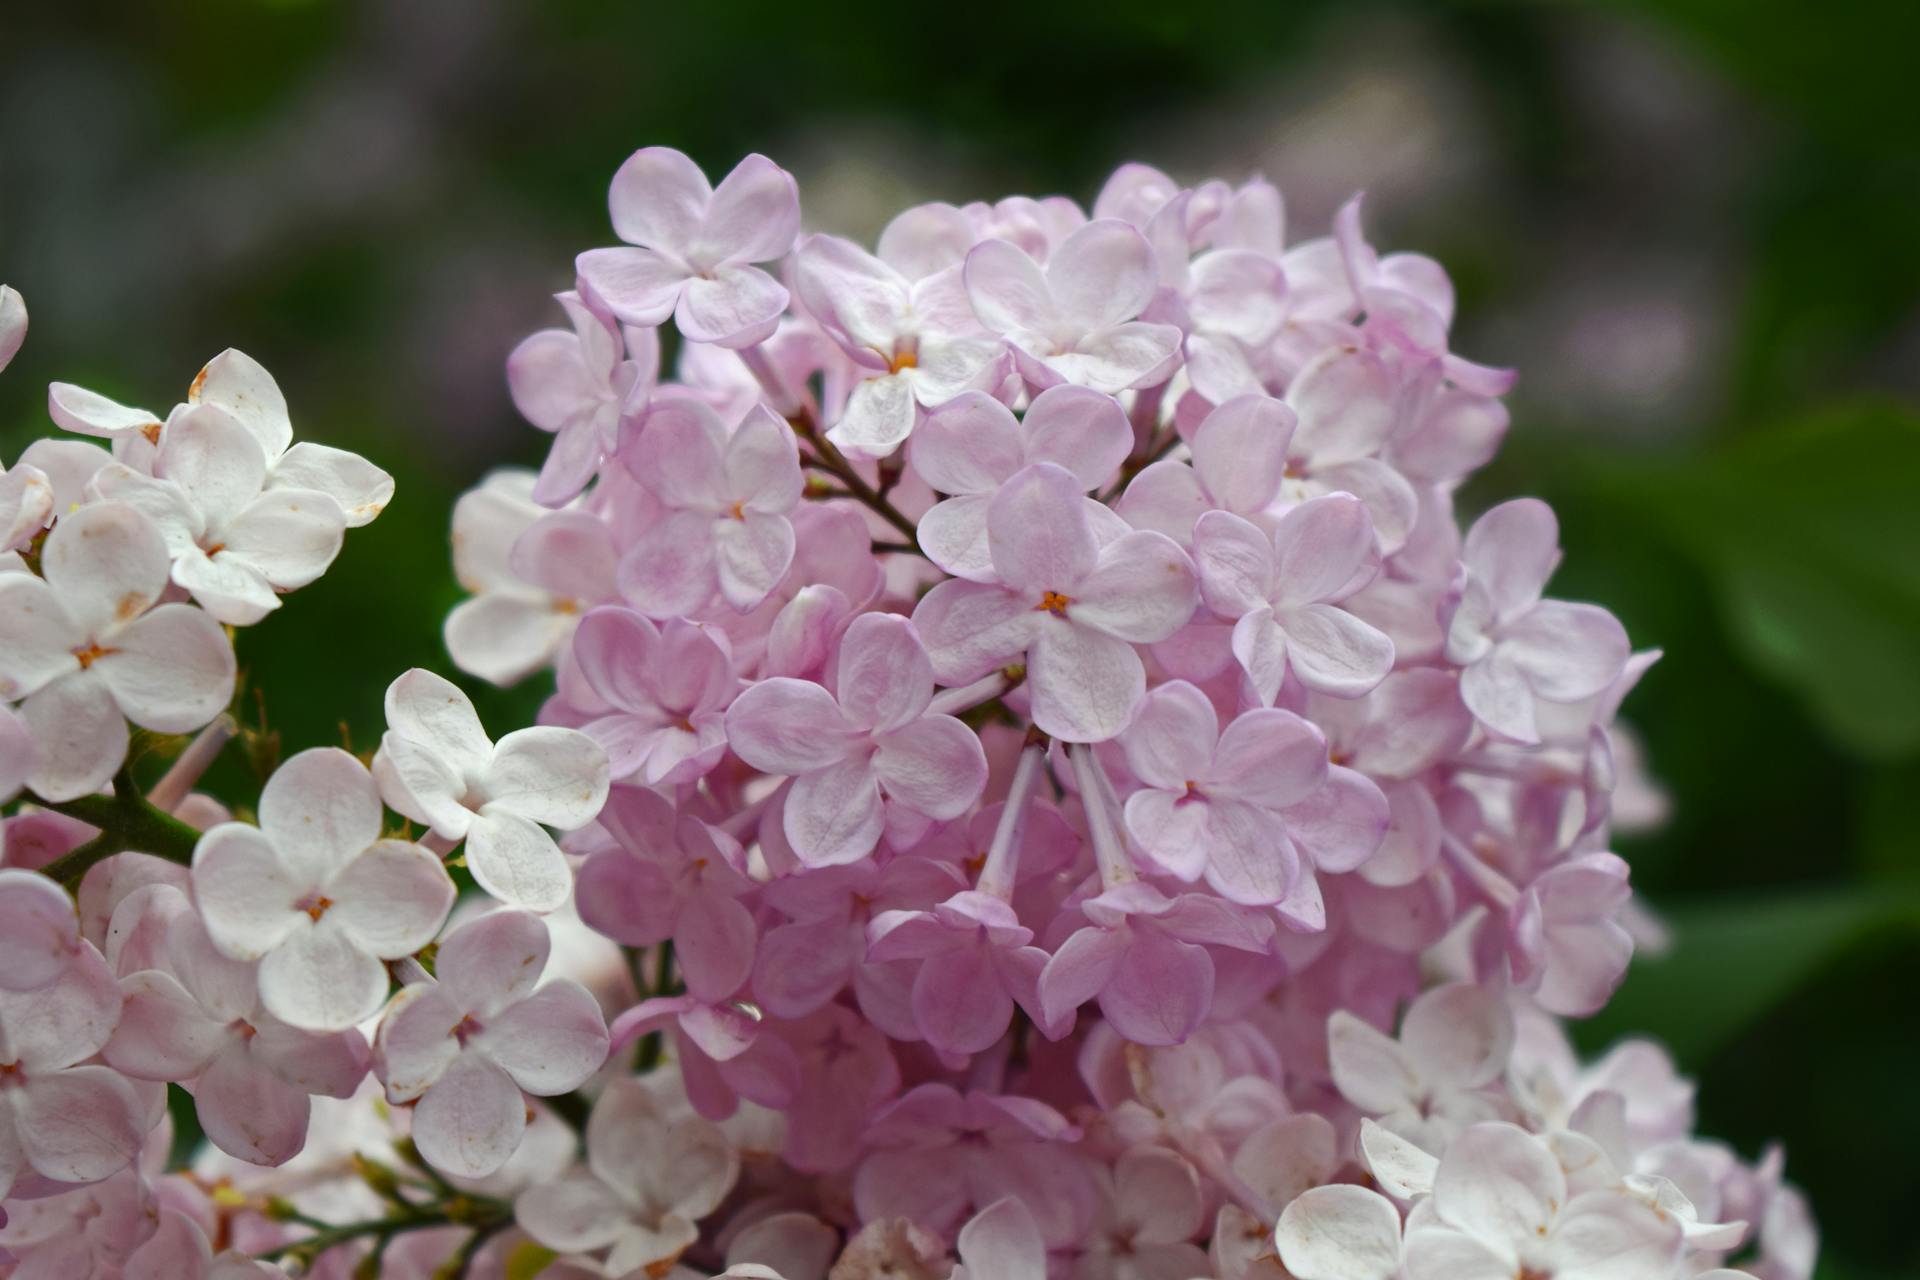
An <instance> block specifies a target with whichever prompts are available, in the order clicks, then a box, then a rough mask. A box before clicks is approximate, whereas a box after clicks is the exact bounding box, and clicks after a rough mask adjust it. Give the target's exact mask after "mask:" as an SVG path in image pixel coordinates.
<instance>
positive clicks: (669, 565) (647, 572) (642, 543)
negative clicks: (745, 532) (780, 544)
mask: <svg viewBox="0 0 1920 1280" xmlns="http://www.w3.org/2000/svg"><path fill="white" fill-rule="evenodd" d="M715 524H716V522H715V521H714V520H713V518H712V517H710V516H707V515H704V514H702V513H700V512H698V511H677V512H675V513H674V514H672V515H670V516H668V517H667V518H666V519H665V520H662V521H660V522H659V523H658V524H656V525H654V526H653V527H652V528H650V529H648V530H647V531H646V532H645V533H642V534H641V535H640V536H639V537H638V538H636V539H635V540H634V542H633V543H632V545H631V546H629V547H628V548H627V552H626V554H625V555H624V556H622V557H621V560H620V594H621V595H622V596H624V597H625V598H626V599H627V600H628V601H629V602H630V603H631V604H632V605H633V606H634V608H636V609H638V610H640V612H642V613H645V614H647V615H649V616H651V617H655V618H673V617H685V616H687V615H689V614H692V613H696V612H698V611H699V610H700V609H701V608H703V607H704V606H705V605H706V603H707V602H708V601H709V600H711V599H712V598H713V595H714V592H715V590H716V589H717V588H718V586H719V582H718V572H717V560H718V555H717V550H716V548H715V545H714V541H715V538H714V535H715ZM739 550H743V549H742V548H736V552H738V551H739ZM744 550H751V548H744ZM735 589H736V590H739V589H741V584H740V583H739V582H738V580H737V579H736V582H735Z"/></svg>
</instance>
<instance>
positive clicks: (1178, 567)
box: [913, 462, 1197, 742]
mask: <svg viewBox="0 0 1920 1280" xmlns="http://www.w3.org/2000/svg"><path fill="white" fill-rule="evenodd" d="M1079 486H1080V481H1079V479H1078V478H1077V477H1075V476H1074V474H1073V473H1072V472H1070V471H1068V470H1067V469H1066V468H1064V467H1060V466H1056V465H1055V464H1053V463H1051V462H1036V463H1033V464H1031V465H1030V466H1027V467H1025V468H1023V469H1022V470H1021V471H1020V472H1019V473H1017V474H1016V475H1014V476H1013V477H1012V478H1011V479H1009V480H1008V481H1007V482H1006V483H1005V484H1003V485H1002V486H1001V487H1000V490H999V492H998V493H996V494H995V495H994V497H993V501H992V503H991V504H990V505H989V507H988V509H987V542H988V549H989V551H990V553H991V557H992V560H993V568H994V574H995V577H996V578H997V579H998V581H996V582H993V583H983V582H967V581H965V580H963V579H958V578H955V579H950V580H948V581H946V582H942V583H940V584H939V585H938V586H936V587H935V588H934V589H933V590H932V591H929V592H928V593H927V594H926V596H924V597H923V598H922V599H921V601H920V604H919V605H918V607H916V608H915V610H914V613H913V617H914V624H915V626H916V627H918V629H919V631H920V634H921V637H922V638H923V639H924V640H925V642H926V646H927V652H928V655H929V657H930V658H931V659H932V662H933V671H934V675H935V676H936V677H937V678H938V679H940V680H941V681H942V682H944V683H947V684H965V683H967V682H968V681H971V680H977V679H979V678H980V677H982V676H984V675H986V674H988V673H989V672H991V671H992V670H994V669H995V668H996V667H1000V666H1004V665H1005V664H1007V663H1009V662H1014V661H1020V660H1024V662H1025V664H1026V667H1027V681H1028V685H1029V687H1030V689H1031V692H1032V698H1033V721H1034V723H1035V724H1036V725H1038V726H1039V727H1040V729H1041V730H1042V731H1043V732H1045V733H1048V734H1051V735H1052V736H1054V737H1056V738H1060V739H1063V740H1065V741H1067V742H1099V741H1103V740H1105V739H1107V738H1110V737H1112V736H1113V735H1114V734H1116V733H1118V732H1119V731H1120V730H1121V729H1123V728H1125V727H1126V725H1127V722H1128V721H1129V720H1130V719H1131V718H1132V716H1133V710H1134V707H1135V706H1136V705H1137V704H1138V703H1139V701H1140V698H1141V696H1142V695H1144V694H1145V693H1146V668H1145V666H1144V665H1143V664H1142V663H1141V661H1140V655H1139V653H1138V652H1137V651H1136V650H1135V648H1134V646H1135V645H1136V644H1153V643H1155V642H1157V641H1160V640H1165V639H1166V638H1167V637H1168V636H1170V635H1172V634H1173V633H1174V632H1176V631H1178V630H1179V629H1180V628H1181V627H1182V626H1184V625H1185V624H1186V622H1187V620H1188V619H1189V618H1190V617H1192V616H1193V607H1194V603H1195V597H1196V594H1197V592H1196V589H1195V582H1194V573H1193V566H1192V564H1191V563H1190V562H1189V561H1188V559H1187V557H1186V553H1185V552H1183V551H1181V550H1180V547H1179V545H1178V544H1177V543H1175V542H1174V541H1173V540H1172V539H1171V538H1168V537H1167V536H1166V535H1165V534H1160V533H1152V532H1146V531H1140V530H1134V531H1129V532H1125V533H1120V534H1119V535H1118V536H1117V537H1112V538H1110V539H1109V540H1106V541H1105V542H1104V543H1103V542H1102V540H1101V538H1100V537H1099V536H1098V534H1097V533H1096V526H1095V523H1094V522H1093V521H1092V520H1090V519H1089V518H1088V516H1087V513H1086V509H1085V506H1084V504H1082V502H1081V501H1080V487H1079ZM1108 532H1111V530H1108Z"/></svg>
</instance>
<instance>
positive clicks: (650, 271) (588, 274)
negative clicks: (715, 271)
mask: <svg viewBox="0 0 1920 1280" xmlns="http://www.w3.org/2000/svg"><path fill="white" fill-rule="evenodd" d="M573 269H574V270H575V271H576V272H577V273H578V274H579V277H580V279H581V280H582V281H583V282H584V287H585V288H588V289H591V290H592V291H593V294H594V296H595V297H597V298H599V299H600V300H601V301H603V302H605V303H606V304H607V307H608V309H609V310H611V311H612V312H613V314H614V315H616V316H618V317H619V318H620V319H621V320H624V321H625V322H627V323H628V324H635V325H657V324H659V323H660V322H661V321H663V320H665V319H666V318H667V317H668V316H670V315H672V314H673V309H674V306H675V305H676V304H677V303H678V302H679V301H680V293H681V290H682V289H684V288H685V287H686V284H687V281H688V280H689V279H690V278H691V276H692V271H691V270H690V269H689V268H688V267H687V265H686V264H685V263H684V262H681V261H680V260H679V259H677V258H674V257H672V256H670V255H667V254H663V253H655V252H654V251H653V250H651V249H627V248H619V249H589V250H588V251H587V252H585V253H583V254H581V255H580V256H579V257H577V258H575V259H574V260H573Z"/></svg>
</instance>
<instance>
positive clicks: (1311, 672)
mask: <svg viewBox="0 0 1920 1280" xmlns="http://www.w3.org/2000/svg"><path fill="white" fill-rule="evenodd" d="M1280 623H1281V625H1282V626H1283V627H1285V628H1286V632H1287V662H1288V664H1289V665H1290V666H1291V667H1292V668H1293V673H1294V674H1295V675H1297V676H1299V677H1300V683H1301V684H1304V685H1305V686H1307V688H1309V689H1312V690H1314V691H1315V692H1316V693H1325V694H1331V695H1332V696H1334V697H1336V698H1357V697H1359V696H1361V695H1362V694H1364V693H1367V692H1368V691H1369V690H1371V689H1373V688H1374V687H1375V686H1376V685H1378V684H1379V683H1380V682H1381V681H1382V680H1384V679H1386V677H1387V673H1388V672H1389V671H1391V670H1393V641H1392V640H1390V639H1388V637H1387V634H1386V633H1385V632H1383V631H1380V630H1377V629H1376V628H1374V627H1373V626H1372V625H1371V624H1370V623H1366V622H1362V621H1361V620H1360V619H1359V618H1356V617H1355V616H1354V615H1352V614H1351V613H1348V612H1347V611H1346V610H1345V609H1342V608H1340V607H1338V606H1337V605H1330V604H1309V605H1299V606H1295V607H1292V608H1289V609H1287V610H1286V611H1285V612H1283V613H1282V614H1281V615H1280Z"/></svg>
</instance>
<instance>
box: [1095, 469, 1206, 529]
mask: <svg viewBox="0 0 1920 1280" xmlns="http://www.w3.org/2000/svg"><path fill="white" fill-rule="evenodd" d="M1113 509H1114V510H1115V511H1117V512H1119V513H1120V515H1121V516H1122V517H1123V518H1124V519H1125V520H1126V522H1127V523H1128V524H1130V525H1132V526H1133V527H1134V528H1136V529H1152V530H1154V531H1155V532H1157V533H1164V534H1166V535H1167V536H1168V537H1169V538H1172V539H1173V540H1174V541H1175V542H1177V543H1179V544H1180V545H1181V546H1183V547H1190V546H1192V545H1193V540H1194V539H1193V533H1194V524H1195V522H1196V521H1198V520H1199V519H1200V517H1201V516H1203V515H1205V514H1206V513H1207V512H1208V511H1210V510H1212V509H1213V503H1212V502H1211V501H1210V500H1209V499H1208V497H1207V493H1206V490H1205V489H1203V488H1202V487H1201V484H1200V477H1199V476H1198V475H1196V474H1195V473H1194V470H1193V468H1192V467H1190V466H1188V465H1187V464H1186V463H1184V462H1175V461H1173V460H1172V459H1170V458H1169V459H1162V460H1161V461H1159V462H1156V463H1153V464H1152V465H1151V466H1149V467H1147V468H1146V469H1145V470H1144V471H1142V472H1141V473H1140V474H1139V475H1137V476H1135V477H1134V478H1133V480H1132V481H1131V482H1130V483H1129V484H1128V485H1127V491H1126V492H1125V493H1123V494H1121V495H1120V501H1119V502H1117V503H1115V504H1114V508H1113Z"/></svg>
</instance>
